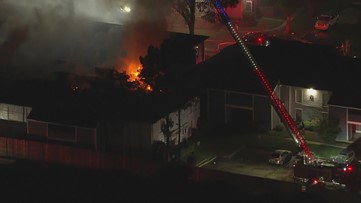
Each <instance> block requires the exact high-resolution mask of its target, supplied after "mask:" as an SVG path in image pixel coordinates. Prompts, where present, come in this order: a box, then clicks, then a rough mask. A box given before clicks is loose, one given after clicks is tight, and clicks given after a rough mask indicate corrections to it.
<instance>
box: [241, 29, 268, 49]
mask: <svg viewBox="0 0 361 203" xmlns="http://www.w3.org/2000/svg"><path fill="white" fill-rule="evenodd" d="M242 40H243V41H244V42H245V43H246V44H251V45H258V46H268V45H270V36H268V35H267V34H266V33H263V32H247V33H246V34H244V35H243V36H242Z"/></svg>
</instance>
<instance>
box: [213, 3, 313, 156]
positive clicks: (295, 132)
mask: <svg viewBox="0 0 361 203" xmlns="http://www.w3.org/2000/svg"><path fill="white" fill-rule="evenodd" d="M211 2H212V4H213V6H214V7H215V8H216V9H217V12H218V13H219V15H220V17H221V18H222V21H223V23H224V24H225V25H226V26H227V29H228V31H229V32H230V33H231V35H232V37H233V38H234V40H235V41H236V44H237V45H238V46H239V48H240V49H241V51H242V52H243V54H245V55H246V58H247V60H248V62H249V63H250V64H251V67H252V69H253V70H254V72H255V73H256V74H257V76H258V79H259V80H260V82H261V83H262V85H263V87H264V88H265V90H266V92H267V94H268V96H269V98H270V100H271V103H272V105H273V108H274V109H275V110H276V112H277V114H278V116H279V117H280V119H281V120H282V122H283V124H284V125H285V127H286V129H287V131H288V132H289V133H290V135H291V136H292V138H293V140H294V141H295V142H296V144H297V145H298V146H299V147H300V149H301V150H303V151H304V152H305V154H306V156H307V157H308V158H309V159H312V156H311V153H310V151H309V149H308V145H307V143H306V141H305V139H304V137H303V135H302V134H301V132H300V130H299V129H298V127H297V125H296V123H295V121H294V120H293V119H292V117H291V116H290V114H289V113H288V111H287V110H286V109H285V107H284V106H283V104H282V103H281V102H280V100H279V99H278V96H277V95H276V93H275V92H274V91H273V89H272V87H271V85H270V84H269V82H268V80H267V79H266V76H265V75H264V74H263V72H262V70H261V68H260V66H259V65H258V64H257V62H256V60H255V59H254V58H253V56H252V54H251V52H250V51H249V49H248V48H247V46H246V44H245V43H244V42H243V40H242V39H241V38H240V37H239V35H238V33H237V32H236V30H235V27H234V25H233V23H232V21H231V19H230V18H229V16H228V14H227V13H226V12H225V10H224V8H223V6H222V5H221V3H220V1H219V0H211Z"/></svg>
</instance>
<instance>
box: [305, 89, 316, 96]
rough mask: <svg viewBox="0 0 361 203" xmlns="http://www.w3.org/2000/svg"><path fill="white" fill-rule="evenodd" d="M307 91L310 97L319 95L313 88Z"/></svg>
mask: <svg viewBox="0 0 361 203" xmlns="http://www.w3.org/2000/svg"><path fill="white" fill-rule="evenodd" d="M307 91H308V94H309V95H312V96H315V95H316V93H317V91H316V90H314V89H313V88H310V89H308V90H307Z"/></svg>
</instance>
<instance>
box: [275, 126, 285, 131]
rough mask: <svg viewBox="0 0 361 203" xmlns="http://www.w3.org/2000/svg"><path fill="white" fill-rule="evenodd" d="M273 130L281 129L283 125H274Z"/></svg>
mask: <svg viewBox="0 0 361 203" xmlns="http://www.w3.org/2000/svg"><path fill="white" fill-rule="evenodd" d="M273 130H274V131H283V126H282V125H276V126H275V127H274V128H273Z"/></svg>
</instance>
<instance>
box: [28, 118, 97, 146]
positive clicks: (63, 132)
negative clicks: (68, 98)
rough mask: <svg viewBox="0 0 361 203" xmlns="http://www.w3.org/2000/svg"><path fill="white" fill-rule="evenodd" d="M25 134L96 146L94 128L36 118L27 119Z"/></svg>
mask: <svg viewBox="0 0 361 203" xmlns="http://www.w3.org/2000/svg"><path fill="white" fill-rule="evenodd" d="M27 134H28V135H30V136H31V135H33V136H41V137H45V138H47V139H49V140H58V141H65V142H71V143H76V144H78V145H80V146H85V147H90V148H97V142H96V129H95V128H85V127H76V126H65V125H59V124H53V123H47V122H42V121H36V120H31V119H29V120H28V123H27Z"/></svg>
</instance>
